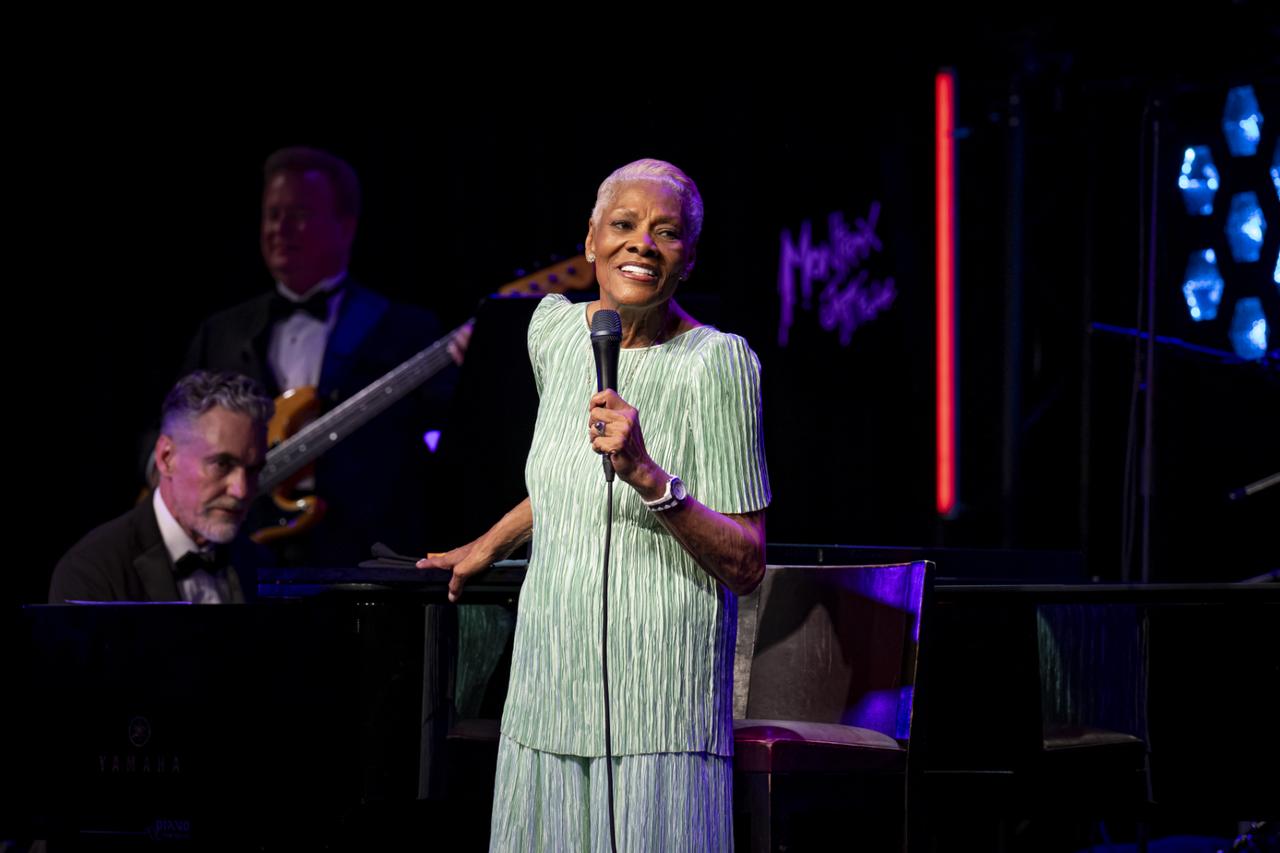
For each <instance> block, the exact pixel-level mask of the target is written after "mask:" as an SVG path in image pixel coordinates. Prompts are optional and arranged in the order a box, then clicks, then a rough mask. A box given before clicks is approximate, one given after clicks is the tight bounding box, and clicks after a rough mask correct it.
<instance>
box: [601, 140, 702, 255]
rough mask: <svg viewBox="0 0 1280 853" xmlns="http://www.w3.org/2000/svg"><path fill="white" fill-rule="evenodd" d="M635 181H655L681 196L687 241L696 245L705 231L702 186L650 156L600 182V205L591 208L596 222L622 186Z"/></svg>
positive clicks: (672, 166) (664, 161) (679, 197)
mask: <svg viewBox="0 0 1280 853" xmlns="http://www.w3.org/2000/svg"><path fill="white" fill-rule="evenodd" d="M633 181H653V182H654V183H658V184H661V185H663V186H665V187H667V188H668V189H670V190H671V191H672V192H674V193H675V194H676V197H677V198H678V199H680V207H681V216H682V218H683V219H684V226H685V229H686V232H687V233H686V235H685V238H684V239H685V242H686V243H688V244H689V245H690V246H693V245H696V244H697V242H698V235H699V234H701V233H702V193H700V192H698V185H697V184H695V183H694V182H693V179H692V178H690V177H689V176H688V175H686V174H685V173H684V172H683V171H681V170H680V168H679V167H677V166H675V165H673V164H671V163H668V162H667V161H666V160H653V159H650V158H646V159H644V160H636V161H635V162H634V163H628V164H627V165H625V166H622V167H621V168H619V169H616V170H614V172H613V174H612V175H610V176H609V177H607V178H605V179H604V183H602V184H600V189H598V190H596V206H595V208H594V209H592V211H591V221H592V223H595V224H599V222H600V219H601V217H602V216H604V212H605V205H607V204H609V202H611V201H612V200H613V196H614V194H615V193H616V192H617V190H618V187H619V186H621V185H622V184H628V183H631V182H633Z"/></svg>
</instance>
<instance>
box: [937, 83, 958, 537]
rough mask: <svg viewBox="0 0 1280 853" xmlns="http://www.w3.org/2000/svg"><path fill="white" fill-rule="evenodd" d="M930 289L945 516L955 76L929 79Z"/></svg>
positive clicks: (952, 449) (951, 478)
mask: <svg viewBox="0 0 1280 853" xmlns="http://www.w3.org/2000/svg"><path fill="white" fill-rule="evenodd" d="M934 114H935V126H936V130H935V136H934V160H935V166H936V170H937V185H936V189H935V197H934V214H935V215H934V220H935V221H934V227H935V230H936V237H935V246H934V249H935V253H934V254H935V257H936V264H937V268H936V272H935V289H936V292H937V327H936V330H935V344H936V352H937V355H936V360H937V364H936V367H937V373H936V382H937V387H936V396H937V424H936V428H937V433H936V451H937V488H936V492H937V507H938V514H939V515H950V514H951V513H952V511H953V510H954V509H955V505H956V338H955V330H956V325H955V324H956V299H955V296H956V247H955V233H956V232H955V227H956V222H955V218H956V217H955V214H956V196H955V134H954V131H955V75H954V74H953V73H952V72H950V71H942V72H939V73H938V75H937V77H935V78H934Z"/></svg>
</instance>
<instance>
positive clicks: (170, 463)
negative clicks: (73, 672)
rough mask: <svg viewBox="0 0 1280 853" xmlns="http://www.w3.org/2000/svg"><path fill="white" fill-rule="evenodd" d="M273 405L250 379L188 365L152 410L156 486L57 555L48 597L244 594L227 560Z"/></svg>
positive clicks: (237, 598)
mask: <svg viewBox="0 0 1280 853" xmlns="http://www.w3.org/2000/svg"><path fill="white" fill-rule="evenodd" d="M272 406H273V404H272V402H271V400H270V399H269V398H268V397H265V396H263V394H262V391H261V389H260V388H259V387H258V386H257V384H255V383H254V382H253V381H252V380H250V379H247V378H245V377H244V376H240V375H238V374H234V373H211V372H208V371H196V372H194V373H191V374H189V375H187V376H186V377H184V378H182V379H181V380H179V381H178V384H177V385H175V386H174V387H173V390H171V391H170V392H169V394H168V396H167V397H165V401H164V406H163V407H162V409H161V413H160V418H161V421H160V436H159V438H157V439H156V446H155V463H156V471H157V473H158V475H159V486H158V487H157V488H156V490H155V492H154V493H152V495H151V496H150V497H149V498H147V499H145V500H143V501H142V502H141V503H139V504H138V505H137V506H136V507H134V508H133V509H131V510H130V511H129V512H127V513H125V514H124V515H122V516H120V517H119V518H117V519H115V520H113V521H108V522H107V523H106V524H103V525H102V526H100V527H98V528H96V529H94V530H92V531H90V532H89V534H88V535H86V536H85V537H84V538H83V539H81V540H80V541H79V542H77V543H76V544H75V545H74V546H72V548H71V550H70V551H68V552H67V553H66V555H65V556H64V557H63V558H62V559H61V560H59V561H58V565H57V567H56V568H55V569H54V571H53V581H52V583H51V584H50V587H49V601H50V602H51V603H54V604H60V603H63V602H67V601H190V602H193V603H197V604H220V603H239V602H243V601H244V592H243V590H242V588H241V585H240V578H239V576H238V575H237V574H236V571H235V569H234V568H232V567H231V566H230V565H229V563H228V561H227V558H226V554H227V548H226V547H225V546H226V545H228V544H229V543H230V542H231V541H232V540H233V539H235V537H236V533H237V532H238V531H239V529H240V525H241V524H242V523H243V521H244V518H245V513H246V512H247V510H248V507H249V504H250V502H252V500H253V497H254V495H255V494H256V493H257V488H258V472H259V471H260V470H261V469H262V463H263V459H264V457H265V456H266V426H267V421H268V420H269V419H270V418H271V412H272Z"/></svg>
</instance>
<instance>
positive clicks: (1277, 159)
mask: <svg viewBox="0 0 1280 853" xmlns="http://www.w3.org/2000/svg"><path fill="white" fill-rule="evenodd" d="M1271 183H1273V184H1275V185H1276V198H1280V138H1277V139H1276V153H1274V154H1272V155H1271Z"/></svg>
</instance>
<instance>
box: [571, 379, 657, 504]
mask: <svg viewBox="0 0 1280 853" xmlns="http://www.w3.org/2000/svg"><path fill="white" fill-rule="evenodd" d="M590 408H591V411H590V413H589V417H588V420H587V430H588V432H589V433H590V437H591V449H592V450H594V451H595V452H596V453H604V454H608V456H609V457H610V458H611V459H612V460H613V470H614V471H615V472H617V474H618V476H619V477H621V478H622V481H623V482H624V483H626V484H628V485H629V486H631V487H632V488H634V489H635V490H636V491H637V492H639V493H640V497H642V498H644V499H645V500H654V499H656V498H658V497H660V496H661V495H662V492H663V489H664V488H665V487H666V479H665V478H663V477H662V475H661V472H660V471H659V470H658V466H657V465H655V464H654V462H653V460H652V459H650V458H649V452H648V451H647V450H645V448H644V434H643V433H641V431H640V413H639V412H638V411H636V409H635V407H634V406H631V405H629V404H628V403H627V401H626V400H624V399H622V398H621V397H619V396H618V392H617V391H614V390H613V389H612V388H606V389H605V390H603V391H601V392H599V393H598V394H596V395H595V396H594V397H592V398H591V406H590Z"/></svg>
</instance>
